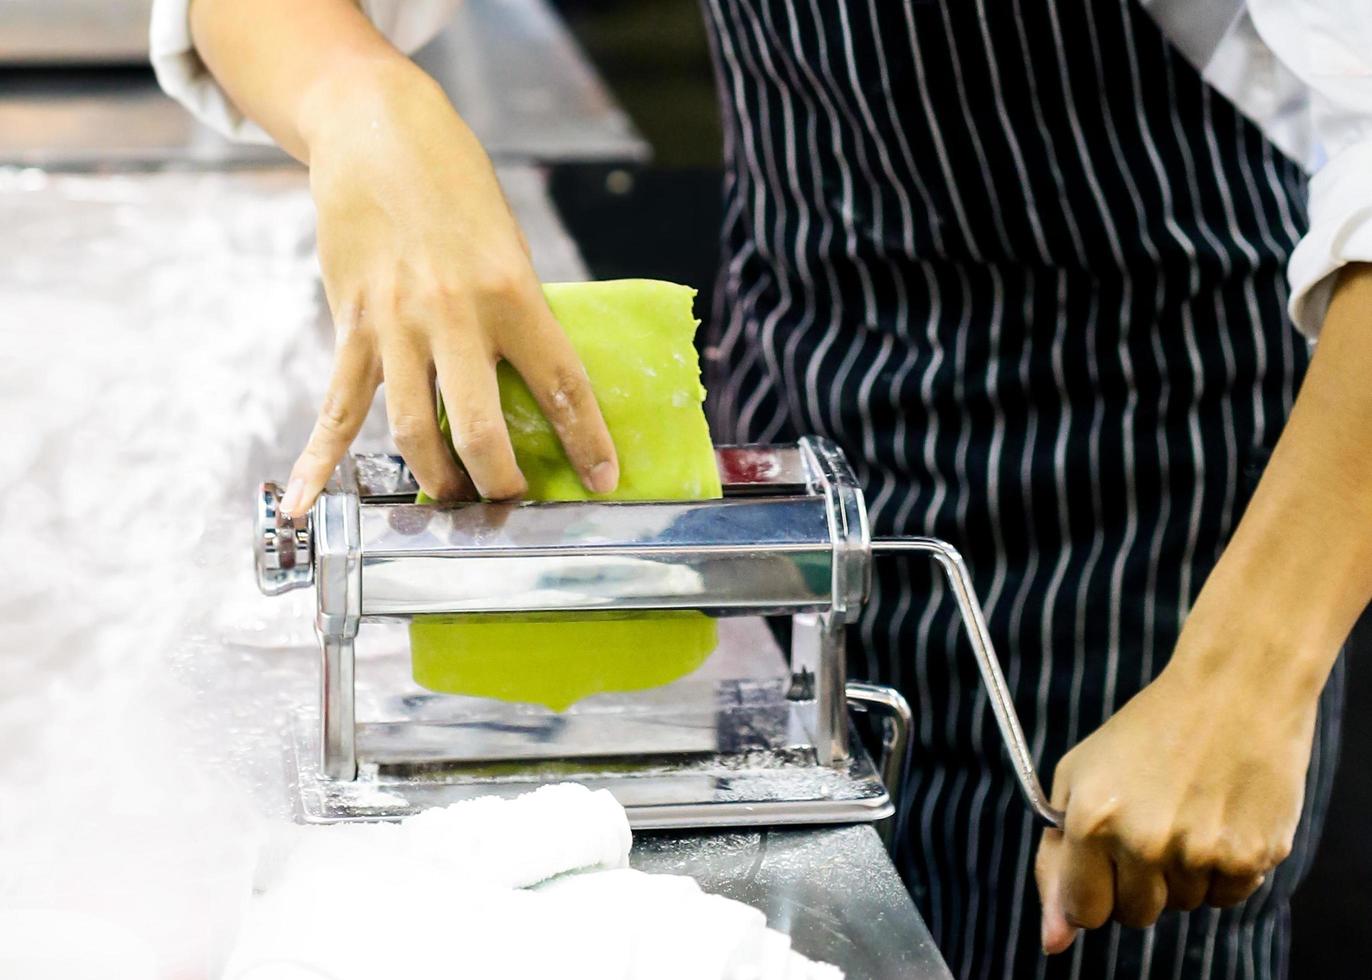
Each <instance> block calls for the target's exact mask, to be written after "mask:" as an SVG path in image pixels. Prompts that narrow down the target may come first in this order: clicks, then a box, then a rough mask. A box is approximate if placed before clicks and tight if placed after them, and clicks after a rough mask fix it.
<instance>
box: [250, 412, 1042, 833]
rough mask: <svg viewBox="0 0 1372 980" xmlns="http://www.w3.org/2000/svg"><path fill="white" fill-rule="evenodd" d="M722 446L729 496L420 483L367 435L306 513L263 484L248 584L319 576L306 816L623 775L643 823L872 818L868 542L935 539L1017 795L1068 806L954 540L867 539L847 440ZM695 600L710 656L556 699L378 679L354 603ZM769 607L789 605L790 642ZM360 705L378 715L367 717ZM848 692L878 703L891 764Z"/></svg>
mask: <svg viewBox="0 0 1372 980" xmlns="http://www.w3.org/2000/svg"><path fill="white" fill-rule="evenodd" d="M716 458H717V462H718V466H719V471H720V476H721V479H722V482H723V485H724V496H723V498H722V499H716V500H699V501H673V502H661V503H638V502H600V501H588V502H570V503H518V504H509V503H469V504H455V505H454V504H447V505H429V504H416V503H414V497H415V493H416V491H417V489H418V487H417V486H416V484H415V482H414V480H413V478H412V477H411V475H410V474H409V471H408V470H407V469H406V467H405V466H404V464H403V462H402V461H401V460H400V459H399V458H398V457H395V456H385V455H355V456H349V457H348V458H346V459H345V460H344V461H343V462H342V463H341V464H340V465H339V467H338V468H337V470H336V471H335V473H334V475H333V478H332V480H331V481H330V483H329V485H328V487H327V488H326V489H325V491H324V493H323V494H322V495H321V496H320V497H319V499H318V501H317V502H316V503H315V505H314V507H313V509H312V510H311V512H310V513H309V514H308V515H307V516H305V517H303V518H301V519H298V520H295V521H292V520H290V519H287V518H286V517H284V516H283V515H282V514H281V513H280V510H279V503H280V498H281V494H280V489H279V488H278V487H277V486H275V485H274V484H271V483H267V484H263V486H262V488H261V492H260V496H259V499H258V513H257V528H256V565H257V578H258V584H259V586H260V587H261V589H262V591H263V592H265V593H267V594H269V595H277V594H280V593H283V592H286V591H289V590H291V589H303V588H312V589H313V591H314V597H315V626H316V631H317V633H318V637H319V646H320V651H321V655H322V657H321V671H320V686H319V705H318V710H317V711H314V710H301V711H300V712H298V713H297V717H296V719H295V726H294V731H293V733H292V736H291V745H292V751H293V754H294V757H295V765H296V776H297V788H298V792H299V799H298V806H299V810H300V814H301V816H302V818H303V819H304V820H306V821H310V822H326V821H335V820H350V819H363V820H374V819H393V818H395V817H399V816H403V815H405V814H407V813H411V812H414V811H416V810H419V809H422V808H424V807H428V806H435V805H441V804H445V803H449V802H453V801H456V800H460V799H465V798H469V797H472V796H477V795H485V794H490V793H502V794H514V793H519V792H524V791H526V790H527V789H529V788H530V787H531V786H532V785H535V784H538V783H541V782H546V781H550V780H561V779H573V780H576V781H578V782H582V783H585V784H587V785H590V786H593V787H604V788H607V789H609V790H610V791H611V792H613V793H614V794H615V796H616V797H617V798H618V799H619V800H620V802H621V803H623V804H624V806H625V808H626V809H627V811H628V813H629V817H630V821H631V823H632V824H633V825H635V826H637V827H645V828H646V827H700V826H729V825H750V824H795V823H843V822H858V821H878V820H882V819H884V818H886V817H888V816H890V815H891V814H892V812H893V809H894V808H893V802H892V801H893V798H894V797H895V796H896V795H897V793H898V789H899V780H900V774H901V772H902V770H903V766H904V760H905V754H906V747H907V744H908V734H909V728H910V710H909V708H908V706H907V705H906V702H905V700H904V699H903V698H902V697H901V696H900V695H899V694H898V693H897V692H896V691H894V690H893V689H891V688H886V687H880V686H876V685H870V684H861V683H850V682H847V674H846V663H845V626H846V625H847V624H850V623H852V622H854V621H855V620H856V619H857V616H858V614H859V612H860V610H861V607H862V603H863V602H864V600H865V599H866V598H867V595H868V591H869V589H870V587H871V568H872V562H873V560H874V559H875V558H878V557H881V556H884V555H898V554H909V553H923V554H925V555H927V556H929V557H932V558H933V559H934V560H935V561H936V562H937V563H938V564H939V565H940V566H941V568H942V570H943V572H944V574H945V575H946V578H947V582H948V585H949V586H950V588H951V590H952V593H953V595H954V596H955V597H956V599H957V603H958V607H959V610H960V612H961V616H962V621H963V624H964V627H965V631H966V635H967V638H968V640H969V641H970V645H971V649H972V653H973V655H974V656H975V657H976V659H977V663H978V665H979V668H980V671H981V676H982V678H983V680H984V682H985V684H986V686H987V689H988V694H989V701H990V705H991V708H992V711H993V713H994V715H995V719H996V722H997V723H998V725H999V727H1000V732H1001V735H1002V737H1003V738H1004V741H1005V745H1006V747H1007V749H1008V750H1009V753H1010V757H1011V761H1012V763H1013V766H1014V770H1015V774H1016V776H1017V778H1018V782H1019V786H1020V788H1021V789H1022V791H1023V794H1024V797H1025V799H1026V801H1027V802H1028V804H1029V805H1030V807H1032V809H1033V810H1034V812H1035V813H1037V814H1038V815H1039V816H1040V817H1041V818H1042V819H1043V820H1045V821H1047V822H1049V823H1052V824H1059V823H1060V822H1061V815H1060V814H1059V813H1057V812H1056V811H1054V810H1053V808H1052V807H1051V806H1050V805H1049V804H1048V801H1047V800H1046V799H1045V797H1044V795H1043V791H1042V789H1041V788H1040V785H1039V780H1038V777H1037V775H1036V773H1035V770H1034V763H1033V759H1032V756H1031V755H1030V752H1029V749H1028V747H1027V745H1026V743H1025V740H1024V735H1023V732H1022V730H1021V728H1020V724H1019V721H1018V719H1017V718H1016V716H1015V712H1014V707H1013V705H1012V702H1011V700H1010V696H1009V692H1008V689H1007V688H1006V685H1005V680H1004V678H1003V676H1002V674H1001V670H1000V667H999V665H998V664H997V661H996V658H995V654H994V652H993V650H992V646H991V641H990V638H989V636H988V633H987V629H986V622H985V619H984V616H983V614H982V610H981V607H980V605H979V603H978V601H977V597H976V595H975V593H974V591H973V587H972V582H971V578H970V576H969V575H968V573H967V569H966V567H965V566H964V564H963V561H962V559H961V557H960V556H959V555H958V553H957V552H956V551H955V550H954V549H953V548H952V547H951V546H950V545H948V544H946V543H945V542H943V541H939V540H936V539H932V538H917V537H910V538H873V537H872V536H871V534H870V532H869V529H868V522H867V514H866V509H865V505H864V501H863V495H862V491H861V489H860V487H859V485H858V483H857V480H856V478H855V477H854V475H853V472H852V470H851V468H850V467H849V465H848V462H847V461H846V459H845V458H844V456H843V454H842V453H841V452H840V450H839V449H838V448H837V447H836V446H834V445H833V444H832V443H830V442H827V441H825V440H823V439H818V438H813V437H807V438H803V439H801V440H800V441H799V442H797V443H795V444H792V445H778V446H725V447H720V448H718V449H717V450H716ZM682 609H693V610H699V611H702V612H704V613H706V614H708V615H710V616H714V617H720V620H719V626H720V636H721V643H720V648H719V649H718V650H717V651H716V653H715V654H714V655H713V656H712V658H711V661H710V662H708V663H707V664H706V667H705V668H702V670H701V671H699V672H698V675H699V676H697V675H692V676H690V677H687V678H686V679H684V680H682V681H679V682H676V683H674V684H671V685H668V686H666V687H663V688H658V689H654V690H648V691H640V692H633V693H622V694H609V693H607V694H602V695H595V696H592V697H590V698H588V699H586V700H584V701H582V702H580V703H578V704H576V705H574V706H573V707H572V708H571V709H569V710H568V711H566V712H562V713H557V712H552V711H549V710H547V709H545V708H542V707H539V706H533V705H523V704H512V703H504V702H497V701H492V700H487V699H480V698H471V697H461V696H456V695H444V694H435V693H431V692H426V691H423V690H421V689H420V688H418V687H416V686H414V684H413V682H412V681H410V680H409V678H408V676H407V675H406V674H403V673H394V676H392V677H391V678H390V680H386V679H385V678H384V677H383V680H382V682H381V683H380V684H379V685H378V684H375V683H371V682H369V683H368V684H367V685H365V686H364V685H363V684H362V683H361V671H362V670H363V669H364V668H366V669H371V668H372V667H374V666H376V667H377V669H378V670H381V667H380V666H377V665H380V664H383V663H384V661H385V660H386V659H387V658H385V657H378V658H376V660H377V665H374V664H373V663H372V658H371V657H370V655H369V656H368V657H364V658H357V657H355V655H354V641H355V639H356V637H357V635H358V627H359V626H360V624H361V623H362V622H363V621H368V622H371V621H386V620H400V621H405V620H407V619H409V618H411V617H415V616H424V615H429V614H440V613H442V614H462V613H585V612H588V611H595V610H602V611H603V610H617V611H623V610H682ZM761 616H787V617H790V620H791V640H790V650H789V652H788V653H786V654H782V652H781V651H780V648H779V647H778V646H777V645H776V643H775V641H774V640H773V639H772V634H771V632H770V631H769V630H768V629H767V628H766V626H765V625H764V623H763V621H762V620H761V619H759V618H757V617H761ZM391 635H392V636H393V637H394V636H398V634H396V633H395V632H394V631H392V633H391ZM383 645H384V644H383ZM392 645H393V646H396V647H397V648H398V651H397V653H396V655H395V656H394V657H392V658H391V659H392V660H394V661H396V663H397V664H400V665H404V664H407V660H406V658H405V656H404V652H405V650H404V646H403V644H402V643H399V642H395V643H393V644H392ZM368 649H369V650H370V647H369V648H368ZM576 655H577V653H576V652H575V651H568V653H567V656H576ZM643 655H644V656H652V651H651V650H645V651H644V652H643ZM716 661H718V662H719V663H720V664H723V665H724V666H723V667H722V668H718V667H716V668H711V664H714V663H715V662H716ZM396 669H397V670H399V669H400V667H397V668H396ZM382 672H383V673H384V671H382ZM388 687H390V688H392V689H391V690H387V688H388ZM359 705H361V706H362V707H364V708H366V709H367V710H368V712H369V713H371V714H372V715H373V717H369V718H368V719H367V720H365V721H363V722H360V723H359V721H358V719H357V717H356V715H357V714H358V713H359V711H358V706H359ZM850 710H852V711H853V712H854V713H857V712H869V713H879V715H880V717H881V731H882V732H883V751H882V752H881V753H880V754H881V756H882V758H881V760H880V763H879V764H875V763H873V761H872V760H871V758H870V756H869V755H868V753H867V752H866V751H865V750H864V748H863V746H862V744H861V742H860V740H859V739H858V738H857V737H856V732H855V730H854V728H853V726H852V719H851V718H850Z"/></svg>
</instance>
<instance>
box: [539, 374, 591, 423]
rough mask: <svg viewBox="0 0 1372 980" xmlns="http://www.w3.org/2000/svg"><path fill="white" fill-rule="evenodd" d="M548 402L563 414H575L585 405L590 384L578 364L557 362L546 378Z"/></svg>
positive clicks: (588, 395)
mask: <svg viewBox="0 0 1372 980" xmlns="http://www.w3.org/2000/svg"><path fill="white" fill-rule="evenodd" d="M547 396H548V402H549V404H551V405H552V406H553V408H554V409H555V410H556V411H558V412H560V413H562V414H563V415H573V416H574V415H575V413H577V412H578V411H580V410H581V409H582V408H583V407H585V405H586V401H587V399H588V398H589V397H590V386H589V382H588V380H587V377H586V371H585V369H584V368H583V367H582V366H581V365H580V364H575V363H574V364H559V365H557V366H556V367H554V368H553V372H552V376H551V377H550V378H549V380H548V390H547Z"/></svg>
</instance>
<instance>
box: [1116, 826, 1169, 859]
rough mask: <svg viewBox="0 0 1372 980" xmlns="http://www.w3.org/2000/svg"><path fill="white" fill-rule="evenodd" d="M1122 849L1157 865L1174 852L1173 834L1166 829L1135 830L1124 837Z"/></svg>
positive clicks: (1136, 857)
mask: <svg viewBox="0 0 1372 980" xmlns="http://www.w3.org/2000/svg"><path fill="white" fill-rule="evenodd" d="M1122 849H1123V850H1125V851H1126V852H1127V853H1129V854H1130V855H1131V856H1132V857H1134V858H1135V859H1136V860H1138V861H1140V862H1142V863H1143V864H1146V865H1149V866H1152V867H1157V866H1159V865H1161V864H1163V863H1164V862H1165V861H1166V860H1167V859H1168V857H1170V856H1171V853H1172V849H1173V848H1172V835H1171V834H1170V833H1168V832H1167V831H1166V830H1164V829H1159V828H1145V829H1140V830H1134V831H1132V832H1130V833H1128V834H1126V835H1124V837H1123V839H1122Z"/></svg>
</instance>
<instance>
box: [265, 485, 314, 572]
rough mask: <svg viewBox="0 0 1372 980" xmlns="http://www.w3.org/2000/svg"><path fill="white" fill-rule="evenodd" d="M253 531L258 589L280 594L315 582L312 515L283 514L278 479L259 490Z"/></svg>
mask: <svg viewBox="0 0 1372 980" xmlns="http://www.w3.org/2000/svg"><path fill="white" fill-rule="evenodd" d="M297 521H298V524H297ZM254 531H255V533H254V535H253V557H254V559H255V562H254V563H255V564H256V566H257V587H258V588H259V589H261V590H262V591H263V592H264V593H265V594H266V595H281V593H283V592H289V591H290V590H291V589H303V588H308V587H309V586H310V585H313V584H314V543H313V542H314V536H313V535H312V534H311V533H310V518H309V515H306V516H305V517H302V518H298V519H296V520H292V519H291V518H289V517H287V516H286V515H285V514H282V513H281V488H280V487H279V486H277V485H276V484H275V483H264V484H262V486H261V487H260V488H259V490H258V492H257V514H256V519H255V526H254Z"/></svg>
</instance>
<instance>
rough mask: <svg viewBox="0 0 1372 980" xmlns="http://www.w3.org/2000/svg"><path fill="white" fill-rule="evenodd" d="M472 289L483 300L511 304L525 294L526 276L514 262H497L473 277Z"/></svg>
mask: <svg viewBox="0 0 1372 980" xmlns="http://www.w3.org/2000/svg"><path fill="white" fill-rule="evenodd" d="M472 288H473V289H475V290H476V293H477V295H478V296H480V297H481V298H482V299H483V300H487V301H494V302H501V303H504V302H510V301H512V300H514V299H516V298H517V297H518V296H519V295H520V294H521V293H522V292H523V290H524V276H523V274H522V273H521V271H520V270H519V268H518V266H517V264H516V263H514V262H495V263H491V264H489V265H488V266H487V267H486V268H483V269H482V270H480V271H479V272H477V273H475V274H474V275H473V276H472Z"/></svg>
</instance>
